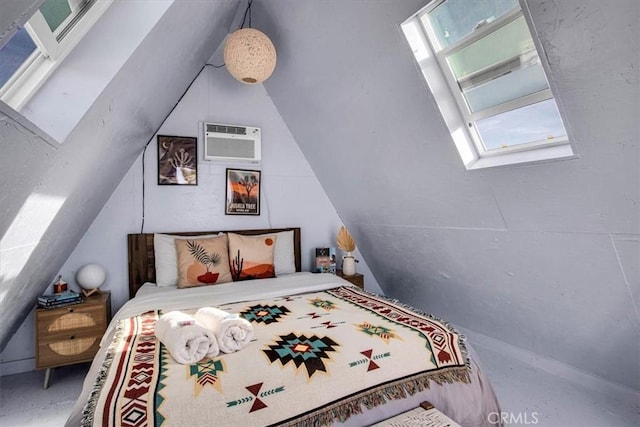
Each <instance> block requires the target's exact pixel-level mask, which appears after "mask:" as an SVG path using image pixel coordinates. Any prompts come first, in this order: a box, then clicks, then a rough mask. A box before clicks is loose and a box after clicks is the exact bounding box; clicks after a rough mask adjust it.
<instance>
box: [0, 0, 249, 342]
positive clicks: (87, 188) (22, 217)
mask: <svg viewBox="0 0 640 427" xmlns="http://www.w3.org/2000/svg"><path fill="white" fill-rule="evenodd" d="M164 3H168V4H170V6H169V7H168V8H167V10H166V12H165V13H164V14H163V15H162V16H161V18H160V19H159V21H158V22H157V23H156V24H155V26H154V27H153V28H152V30H151V31H150V32H149V34H148V35H147V37H146V38H145V39H144V40H143V41H142V43H141V44H140V45H139V46H138V47H137V49H136V50H135V51H134V52H133V53H132V54H131V56H130V58H129V60H128V61H127V62H126V63H125V64H124V65H123V66H122V67H121V68H120V69H119V70H118V72H117V74H116V75H115V77H114V78H113V79H112V80H111V82H110V83H109V84H108V85H107V86H106V87H105V88H104V90H103V91H102V93H101V94H100V96H99V97H98V99H97V100H96V101H95V102H94V103H93V105H92V106H91V108H90V109H89V110H88V111H87V112H86V113H85V114H84V116H83V117H82V120H81V121H80V122H79V123H78V124H77V125H76V126H75V128H74V130H73V131H72V132H71V134H70V135H69V136H68V137H67V138H66V139H65V141H64V143H63V144H61V145H58V146H57V147H52V146H51V145H47V144H46V143H44V142H43V141H42V140H41V139H40V138H38V137H37V136H36V135H34V134H33V133H32V132H30V131H29V130H27V129H25V128H23V127H22V126H20V125H19V124H18V123H17V122H16V121H15V120H13V119H12V118H11V117H7V116H6V115H4V114H2V115H0V132H1V133H0V135H1V136H2V156H0V175H1V179H0V197H1V199H0V200H1V202H2V212H1V215H0V218H1V222H0V232H1V235H2V247H1V249H2V260H1V261H2V273H1V277H0V306H1V309H0V324H1V325H2V328H0V350H1V349H3V348H4V346H5V345H6V343H7V342H8V340H9V338H11V336H12V335H13V333H14V332H15V330H16V329H17V328H18V326H19V325H20V323H21V322H22V321H23V320H24V318H25V316H26V315H27V314H28V313H29V312H30V310H31V309H32V305H33V301H35V299H36V297H37V296H38V295H39V294H41V293H43V292H44V291H45V289H46V288H47V287H48V286H49V285H50V283H51V281H52V280H53V279H54V278H55V274H56V273H57V271H59V269H60V267H61V266H62V264H63V263H64V261H65V260H66V259H67V257H68V256H69V254H70V253H71V251H72V250H73V249H74V248H75V246H76V244H77V243H78V241H79V240H80V238H81V237H82V236H83V234H84V233H85V231H86V230H87V228H88V227H89V225H90V224H91V222H92V221H93V219H94V218H95V217H96V215H97V214H98V212H99V211H100V209H101V208H102V206H103V205H104V203H105V202H106V201H107V199H108V198H109V196H110V195H111V193H112V192H113V191H114V189H115V188H116V187H117V185H118V183H119V182H120V181H121V179H122V177H123V176H124V174H125V173H126V172H127V171H128V170H129V168H130V167H131V164H132V163H133V161H134V160H135V159H136V158H137V157H138V155H139V154H140V152H141V151H142V149H143V147H144V144H145V143H146V141H148V140H150V139H151V138H152V137H153V135H154V134H155V132H156V130H157V129H158V127H159V126H160V125H161V123H162V122H163V120H164V118H165V117H166V116H167V114H168V113H169V112H170V111H171V109H172V107H173V106H174V104H175V103H176V102H177V101H178V99H179V98H180V96H181V95H182V93H183V92H184V91H185V89H186V88H187V87H188V86H189V83H190V82H191V81H192V80H193V79H194V78H195V76H196V75H198V73H199V72H200V71H201V69H202V67H203V65H204V64H205V62H206V60H207V59H208V58H209V57H210V56H211V54H212V53H213V51H214V50H215V49H216V48H217V46H218V45H219V44H220V43H221V42H222V40H223V39H224V37H225V36H226V34H227V32H228V28H229V27H228V26H229V23H230V22H231V20H232V18H233V17H234V14H235V11H236V7H237V6H238V4H239V1H236V0H234V1H231V0H230V1H222V0H221V1H215V2H202V1H188V2H187V1H176V2H170V1H164ZM29 4H30V3H28V2H27V3H25V4H24V7H25V9H27V7H28V5H29ZM128 6H129V4H127V2H114V4H113V5H112V6H111V8H110V9H109V10H108V11H107V12H106V14H105V17H103V20H101V22H100V25H101V26H102V27H101V31H113V32H117V31H123V27H122V25H123V22H122V21H120V22H117V20H116V22H115V24H114V25H113V27H112V28H105V26H104V25H103V24H104V20H108V18H107V14H110V13H111V14H114V13H117V12H119V9H118V8H126V7H128ZM2 7H3V14H4V12H5V9H4V5H3V6H2ZM7 10H10V9H7ZM16 16H17V17H16V19H19V17H18V15H16ZM2 24H3V28H5V27H4V25H5V24H6V22H5V20H4V18H3V21H2ZM94 30H95V27H94ZM89 36H90V34H89ZM87 38H89V37H87ZM83 42H85V40H84V39H83ZM74 52H75V51H74ZM98 54H100V52H98ZM56 108H65V106H64V105H58V106H56ZM69 108H71V107H69Z"/></svg>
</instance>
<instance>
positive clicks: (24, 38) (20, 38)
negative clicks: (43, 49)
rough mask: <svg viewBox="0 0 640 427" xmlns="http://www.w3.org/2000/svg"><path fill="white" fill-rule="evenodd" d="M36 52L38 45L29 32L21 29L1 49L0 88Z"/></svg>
mask: <svg viewBox="0 0 640 427" xmlns="http://www.w3.org/2000/svg"><path fill="white" fill-rule="evenodd" d="M34 50H36V45H35V44H34V43H33V40H31V36H29V33H27V30H25V29H24V28H20V29H19V30H18V31H17V32H16V33H15V34H14V35H13V37H12V38H11V40H9V42H8V43H7V44H6V45H4V46H3V47H2V49H0V87H2V86H4V84H5V83H6V82H7V81H8V80H9V79H10V78H11V76H12V75H13V73H15V72H16V70H17V69H18V68H20V66H21V65H22V64H23V63H24V61H26V60H27V58H29V55H31V53H32V52H33V51H34Z"/></svg>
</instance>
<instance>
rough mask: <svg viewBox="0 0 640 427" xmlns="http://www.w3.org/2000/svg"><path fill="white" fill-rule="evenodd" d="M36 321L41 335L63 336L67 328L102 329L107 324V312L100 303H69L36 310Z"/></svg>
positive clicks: (74, 329)
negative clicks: (63, 305)
mask: <svg viewBox="0 0 640 427" xmlns="http://www.w3.org/2000/svg"><path fill="white" fill-rule="evenodd" d="M36 323H37V325H38V334H39V335H40V336H41V337H45V336H46V337H51V336H57V335H62V336H64V335H67V331H69V330H72V331H76V330H82V329H93V330H96V329H97V330H104V329H105V328H106V326H107V325H106V323H107V312H106V310H105V308H104V306H100V305H91V304H78V305H70V306H66V307H59V308H53V309H49V310H44V311H42V310H39V311H37V312H36Z"/></svg>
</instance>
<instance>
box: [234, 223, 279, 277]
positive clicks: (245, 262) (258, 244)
mask: <svg viewBox="0 0 640 427" xmlns="http://www.w3.org/2000/svg"><path fill="white" fill-rule="evenodd" d="M228 236H229V258H230V260H231V263H230V264H231V275H232V277H233V280H235V281H237V280H251V279H265V278H268V277H276V269H275V266H274V263H273V251H274V248H275V243H276V236H275V235H274V234H263V235H260V236H243V235H241V234H235V233H228Z"/></svg>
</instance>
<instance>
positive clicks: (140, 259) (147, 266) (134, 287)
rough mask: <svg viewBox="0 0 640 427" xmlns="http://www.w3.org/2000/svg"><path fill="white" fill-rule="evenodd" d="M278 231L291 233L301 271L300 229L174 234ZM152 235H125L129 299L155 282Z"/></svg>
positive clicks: (196, 234) (246, 233) (195, 233)
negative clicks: (149, 283) (127, 256)
mask: <svg viewBox="0 0 640 427" xmlns="http://www.w3.org/2000/svg"><path fill="white" fill-rule="evenodd" d="M280 231H293V250H294V255H295V259H296V271H302V263H301V258H300V252H301V251H300V227H290V228H268V229H262V230H223V231H197V232H180V233H162V234H174V235H180V236H200V235H203V234H217V233H237V234H245V235H256V234H266V233H278V232H280ZM153 234H154V233H142V234H129V235H127V249H128V255H129V261H128V262H129V298H133V297H134V296H135V295H136V292H138V289H139V288H140V287H141V286H142V285H143V284H145V283H146V282H151V283H155V282H156V258H155V252H154V250H153Z"/></svg>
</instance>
